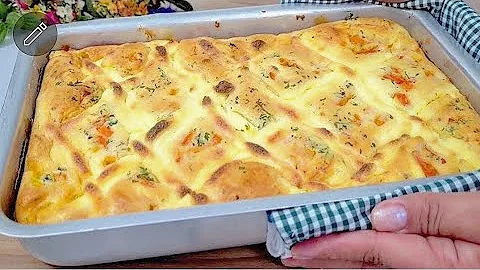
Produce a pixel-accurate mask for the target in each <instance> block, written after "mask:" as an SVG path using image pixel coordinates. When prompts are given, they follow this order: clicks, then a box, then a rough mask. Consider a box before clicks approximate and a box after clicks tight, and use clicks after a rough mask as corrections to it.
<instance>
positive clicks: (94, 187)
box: [85, 182, 97, 193]
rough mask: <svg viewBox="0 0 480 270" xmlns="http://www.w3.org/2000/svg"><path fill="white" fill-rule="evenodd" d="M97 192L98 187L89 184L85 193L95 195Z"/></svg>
mask: <svg viewBox="0 0 480 270" xmlns="http://www.w3.org/2000/svg"><path fill="white" fill-rule="evenodd" d="M96 191H97V186H95V184H94V183H92V182H88V184H87V185H86V186H85V192H88V193H95V192H96Z"/></svg>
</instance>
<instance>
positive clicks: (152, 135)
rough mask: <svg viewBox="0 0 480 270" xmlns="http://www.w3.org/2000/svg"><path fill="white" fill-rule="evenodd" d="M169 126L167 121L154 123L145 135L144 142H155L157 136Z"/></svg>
mask: <svg viewBox="0 0 480 270" xmlns="http://www.w3.org/2000/svg"><path fill="white" fill-rule="evenodd" d="M169 126H170V122H169V121H167V120H161V121H160V122H158V123H156V124H155V125H154V126H153V127H152V128H151V129H150V130H149V131H148V132H147V134H146V136H145V137H146V140H147V141H150V142H151V141H153V140H155V139H156V138H157V137H158V135H159V134H160V133H161V132H162V131H164V130H165V129H167V128H168V127H169Z"/></svg>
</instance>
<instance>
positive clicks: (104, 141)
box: [97, 136, 108, 146]
mask: <svg viewBox="0 0 480 270" xmlns="http://www.w3.org/2000/svg"><path fill="white" fill-rule="evenodd" d="M107 142H108V140H107V138H105V137H104V136H97V143H99V144H101V145H103V146H107Z"/></svg>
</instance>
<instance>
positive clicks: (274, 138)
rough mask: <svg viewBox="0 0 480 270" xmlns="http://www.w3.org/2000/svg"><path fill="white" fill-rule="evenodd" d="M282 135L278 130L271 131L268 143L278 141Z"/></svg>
mask: <svg viewBox="0 0 480 270" xmlns="http://www.w3.org/2000/svg"><path fill="white" fill-rule="evenodd" d="M282 136H283V134H282V132H281V131H280V130H279V131H277V132H275V133H273V134H272V135H270V136H269V137H268V142H270V143H276V142H278V141H279V140H280V139H281V138H282Z"/></svg>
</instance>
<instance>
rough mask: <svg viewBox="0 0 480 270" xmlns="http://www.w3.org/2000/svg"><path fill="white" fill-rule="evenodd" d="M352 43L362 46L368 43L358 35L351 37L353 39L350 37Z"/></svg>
mask: <svg viewBox="0 0 480 270" xmlns="http://www.w3.org/2000/svg"><path fill="white" fill-rule="evenodd" d="M350 41H351V42H352V43H355V44H360V45H363V44H365V43H367V42H366V41H365V40H364V39H363V38H361V37H360V36H358V35H355V36H351V37H350Z"/></svg>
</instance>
